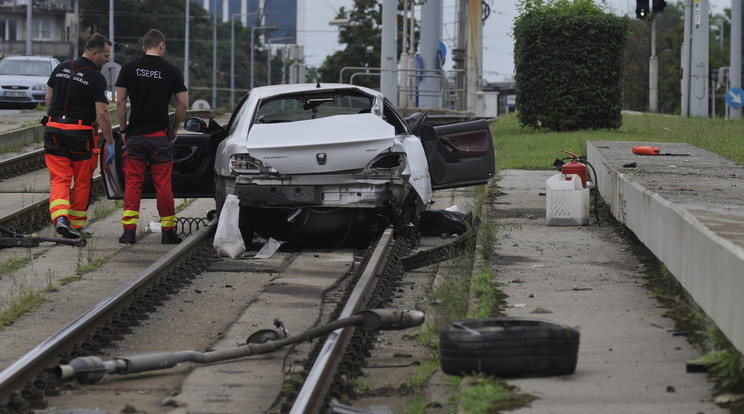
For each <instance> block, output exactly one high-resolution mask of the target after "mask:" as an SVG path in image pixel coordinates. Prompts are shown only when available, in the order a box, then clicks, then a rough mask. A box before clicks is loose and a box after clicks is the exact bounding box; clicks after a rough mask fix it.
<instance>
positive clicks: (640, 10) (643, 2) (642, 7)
mask: <svg viewBox="0 0 744 414" xmlns="http://www.w3.org/2000/svg"><path fill="white" fill-rule="evenodd" d="M656 1H657V0H654V3H656ZM649 14H650V13H649V8H648V0H636V17H637V18H639V19H644V20H645V19H647V18H648V17H649Z"/></svg>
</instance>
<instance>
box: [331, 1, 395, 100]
mask: <svg viewBox="0 0 744 414" xmlns="http://www.w3.org/2000/svg"><path fill="white" fill-rule="evenodd" d="M336 18H338V19H349V24H348V25H346V26H342V27H341V28H340V29H339V34H338V41H339V43H341V44H346V48H344V49H343V50H339V51H337V52H336V53H334V54H332V55H330V56H328V57H327V58H326V60H325V61H324V62H323V64H322V65H321V66H320V68H319V69H318V74H319V76H320V80H321V81H323V82H338V81H339V73H340V72H341V69H342V68H343V67H345V66H353V67H370V68H377V67H379V66H380V53H381V51H380V38H381V26H382V13H381V10H380V6H379V4H378V2H377V1H376V0H354V8H353V9H352V10H350V11H348V12H347V10H346V9H345V8H344V7H341V8H340V9H339V12H338V15H337V16H336ZM350 75H351V74H350V73H349V74H347V75H346V78H345V79H342V81H344V82H348V81H349V78H348V76H350ZM354 83H356V84H358V85H362V86H367V87H371V88H377V87H379V85H380V80H379V78H376V77H370V76H364V77H363V78H361V79H359V80H355V82H354Z"/></svg>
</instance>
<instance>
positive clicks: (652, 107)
mask: <svg viewBox="0 0 744 414" xmlns="http://www.w3.org/2000/svg"><path fill="white" fill-rule="evenodd" d="M651 16H652V17H651V58H650V59H649V62H648V85H649V88H648V91H649V96H648V111H649V112H651V113H656V112H658V111H659V59H658V58H657V57H656V19H655V18H654V14H651Z"/></svg>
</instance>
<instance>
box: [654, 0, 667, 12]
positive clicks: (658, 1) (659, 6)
mask: <svg viewBox="0 0 744 414" xmlns="http://www.w3.org/2000/svg"><path fill="white" fill-rule="evenodd" d="M666 5H667V2H665V1H664V0H654V8H653V9H651V10H652V11H653V12H654V14H656V13H661V12H663V11H664V7H666Z"/></svg>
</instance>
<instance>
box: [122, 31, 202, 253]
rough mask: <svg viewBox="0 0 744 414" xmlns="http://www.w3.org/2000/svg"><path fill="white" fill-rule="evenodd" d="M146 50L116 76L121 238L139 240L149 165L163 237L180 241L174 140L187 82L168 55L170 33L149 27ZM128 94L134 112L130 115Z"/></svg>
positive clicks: (171, 241)
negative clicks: (173, 107)
mask: <svg viewBox="0 0 744 414" xmlns="http://www.w3.org/2000/svg"><path fill="white" fill-rule="evenodd" d="M142 41H143V47H142V48H143V50H144V51H145V55H144V56H142V57H139V58H136V59H134V60H131V61H129V62H127V63H125V64H124V65H122V67H121V70H120V72H119V78H118V79H117V80H116V116H117V118H119V127H120V129H121V136H122V140H123V141H124V144H125V145H126V151H125V152H124V177H125V188H124V213H123V215H122V219H121V224H122V226H123V227H124V233H123V234H122V236H121V237H120V238H119V243H129V244H133V243H135V241H136V230H137V221H138V220H139V208H140V198H141V195H142V182H143V181H144V178H145V169H146V168H147V166H148V165H149V166H150V171H151V173H152V181H153V184H154V185H155V192H156V197H157V207H158V214H159V215H160V224H161V228H162V236H161V243H163V244H178V243H180V242H181V238H180V237H179V236H178V235H177V234H176V210H175V206H174V202H173V191H172V189H171V172H172V171H173V143H174V142H175V141H176V139H177V138H178V126H179V125H180V124H181V121H183V118H184V116H185V115H186V105H187V104H188V99H187V96H186V86H185V85H184V83H183V75H182V74H181V72H180V71H179V70H178V68H176V67H175V66H173V65H172V64H170V63H169V62H167V61H166V60H165V59H163V55H164V54H165V36H164V35H163V33H162V32H160V31H159V30H156V29H150V31H148V32H147V33H146V34H145V36H144V37H143V39H142ZM127 96H129V101H130V104H131V111H132V113H131V115H130V116H129V119H128V120H127ZM172 96H175V98H176V104H177V106H176V113H175V116H174V119H173V124H172V125H171V124H170V123H169V120H168V105H169V103H170V100H171V97H172Z"/></svg>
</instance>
